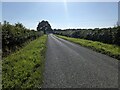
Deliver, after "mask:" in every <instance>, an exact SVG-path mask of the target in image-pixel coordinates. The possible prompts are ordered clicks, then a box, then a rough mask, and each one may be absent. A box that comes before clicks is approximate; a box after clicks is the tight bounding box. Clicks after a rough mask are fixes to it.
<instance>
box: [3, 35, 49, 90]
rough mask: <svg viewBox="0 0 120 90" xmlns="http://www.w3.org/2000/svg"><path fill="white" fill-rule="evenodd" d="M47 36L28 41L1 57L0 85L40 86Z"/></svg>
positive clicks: (10, 86)
mask: <svg viewBox="0 0 120 90" xmlns="http://www.w3.org/2000/svg"><path fill="white" fill-rule="evenodd" d="M46 40H47V36H46V35H44V36H41V37H40V38H38V39H36V40H34V41H32V42H30V43H29V44H28V45H26V46H25V47H23V48H22V49H21V50H19V51H16V52H15V53H13V54H11V55H9V56H8V57H5V58H3V64H2V66H3V68H2V87H3V89H4V88H40V87H41V84H42V80H43V68H44V60H45V50H46Z"/></svg>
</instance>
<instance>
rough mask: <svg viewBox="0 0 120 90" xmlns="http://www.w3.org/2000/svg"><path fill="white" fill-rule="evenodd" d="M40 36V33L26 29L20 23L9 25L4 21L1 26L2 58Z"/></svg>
mask: <svg viewBox="0 0 120 90" xmlns="http://www.w3.org/2000/svg"><path fill="white" fill-rule="evenodd" d="M41 35H42V32H37V31H34V30H30V29H27V28H25V27H24V26H23V25H22V24H21V23H16V24H15V25H11V24H9V22H6V21H4V23H3V24H2V51H3V54H2V55H3V57H4V56H7V55H9V54H10V53H11V52H14V51H15V50H16V49H17V48H18V47H21V46H22V45H23V43H25V42H27V41H31V40H34V39H36V38H37V37H39V36H41Z"/></svg>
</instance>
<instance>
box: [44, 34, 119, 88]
mask: <svg viewBox="0 0 120 90" xmlns="http://www.w3.org/2000/svg"><path fill="white" fill-rule="evenodd" d="M43 88H118V60H116V59H113V58H111V57H109V56H106V55H103V54H100V53H97V52H95V51H92V50H90V49H87V48H85V47H82V46H80V45H77V44H74V43H71V42H69V41H66V40H63V39H60V38H58V37H56V36H55V35H53V34H49V35H48V42H47V53H46V62H45V72H44V83H43Z"/></svg>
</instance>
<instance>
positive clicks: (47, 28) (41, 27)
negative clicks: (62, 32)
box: [37, 20, 52, 34]
mask: <svg viewBox="0 0 120 90" xmlns="http://www.w3.org/2000/svg"><path fill="white" fill-rule="evenodd" d="M37 31H43V32H44V34H46V33H51V32H52V28H51V25H50V24H49V22H48V21H44V20H42V21H41V22H39V24H38V26H37Z"/></svg>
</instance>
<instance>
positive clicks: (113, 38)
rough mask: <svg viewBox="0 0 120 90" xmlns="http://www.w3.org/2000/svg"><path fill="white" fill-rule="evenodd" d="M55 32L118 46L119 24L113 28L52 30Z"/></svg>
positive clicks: (119, 42)
mask: <svg viewBox="0 0 120 90" xmlns="http://www.w3.org/2000/svg"><path fill="white" fill-rule="evenodd" d="M54 33H55V34H58V35H64V36H69V37H74V38H81V39H87V40H93V41H100V42H103V43H108V44H116V45H119V46H120V26H118V27H114V28H102V29H99V28H95V29H66V30H54Z"/></svg>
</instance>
